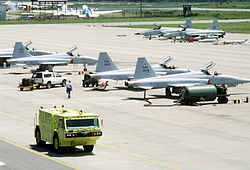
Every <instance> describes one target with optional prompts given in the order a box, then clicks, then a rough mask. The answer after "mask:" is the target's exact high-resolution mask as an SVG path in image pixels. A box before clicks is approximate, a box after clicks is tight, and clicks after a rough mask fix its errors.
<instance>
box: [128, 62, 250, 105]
mask: <svg viewBox="0 0 250 170" xmlns="http://www.w3.org/2000/svg"><path fill="white" fill-rule="evenodd" d="M214 65H215V64H214V63H212V62H211V63H210V64H209V65H206V66H204V67H203V68H202V69H201V71H192V72H188V73H181V74H174V75H167V76H157V75H156V73H155V72H154V70H153V69H152V67H151V66H150V64H149V63H148V62H147V60H146V59H145V58H138V61H137V65H136V70H135V76H134V80H132V81H129V82H128V86H130V87H135V88H142V89H145V90H147V89H153V88H166V95H171V91H170V88H172V92H173V93H177V94H180V93H181V91H182V89H183V88H184V87H190V86H196V85H207V84H213V85H220V86H224V87H236V86H237V85H238V84H243V83H249V82H250V79H246V78H239V77H234V76H230V75H224V74H218V73H217V72H215V73H214V74H210V73H209V71H208V70H209V69H211V68H212V67H213V66H214ZM223 100H224V101H223V102H225V101H226V102H227V101H228V100H227V99H226V98H224V99H223Z"/></svg>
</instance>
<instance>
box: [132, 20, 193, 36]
mask: <svg viewBox="0 0 250 170" xmlns="http://www.w3.org/2000/svg"><path fill="white" fill-rule="evenodd" d="M155 26H156V28H154V29H150V30H146V31H143V32H138V33H135V35H143V36H144V37H148V38H149V40H151V39H152V36H153V35H158V36H160V35H164V34H167V33H173V34H176V33H177V34H179V33H180V32H181V31H182V30H183V29H186V28H193V26H192V22H191V20H190V19H187V20H186V22H185V24H184V25H181V27H182V28H172V27H161V26H160V25H159V24H155Z"/></svg>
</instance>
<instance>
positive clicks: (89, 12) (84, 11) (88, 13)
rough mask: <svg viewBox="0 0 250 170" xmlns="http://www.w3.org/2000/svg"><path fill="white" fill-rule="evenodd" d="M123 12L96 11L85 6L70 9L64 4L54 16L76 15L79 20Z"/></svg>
mask: <svg viewBox="0 0 250 170" xmlns="http://www.w3.org/2000/svg"><path fill="white" fill-rule="evenodd" d="M121 11H122V10H111V11H95V10H94V9H93V8H89V7H88V6H87V5H83V6H82V8H68V7H67V5H66V4H63V5H62V7H61V8H60V9H59V11H55V12H54V15H75V16H77V17H78V18H95V17H99V16H100V15H103V14H109V13H114V12H121Z"/></svg>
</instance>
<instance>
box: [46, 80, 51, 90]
mask: <svg viewBox="0 0 250 170" xmlns="http://www.w3.org/2000/svg"><path fill="white" fill-rule="evenodd" d="M50 88H51V82H50V81H49V82H48V83H47V89H50Z"/></svg>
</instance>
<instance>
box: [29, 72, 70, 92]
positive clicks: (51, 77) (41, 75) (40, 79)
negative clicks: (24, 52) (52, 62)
mask: <svg viewBox="0 0 250 170" xmlns="http://www.w3.org/2000/svg"><path fill="white" fill-rule="evenodd" d="M32 80H34V82H35V83H36V84H38V86H37V88H40V86H46V87H47V88H48V89H49V88H51V87H52V86H54V85H61V86H63V87H65V86H66V81H67V78H66V77H63V76H61V75H60V74H58V73H55V72H35V73H34V74H33V75H32Z"/></svg>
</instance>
